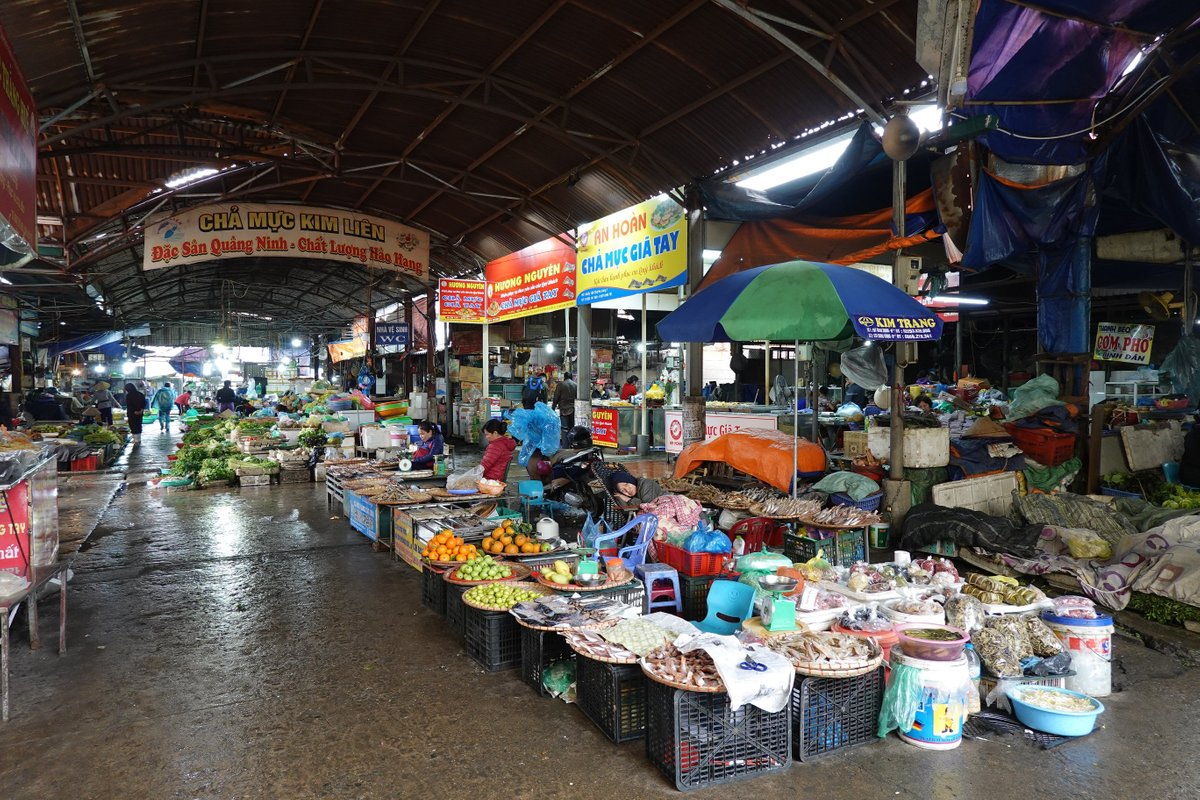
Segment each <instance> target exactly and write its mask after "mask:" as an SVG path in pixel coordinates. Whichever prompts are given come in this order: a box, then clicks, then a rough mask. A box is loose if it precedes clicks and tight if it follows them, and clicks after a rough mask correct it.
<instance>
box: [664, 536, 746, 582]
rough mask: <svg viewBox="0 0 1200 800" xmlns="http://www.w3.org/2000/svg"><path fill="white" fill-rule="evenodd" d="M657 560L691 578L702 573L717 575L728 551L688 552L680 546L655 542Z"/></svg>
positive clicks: (723, 565)
mask: <svg viewBox="0 0 1200 800" xmlns="http://www.w3.org/2000/svg"><path fill="white" fill-rule="evenodd" d="M654 548H655V550H656V552H657V553H658V560H659V562H661V563H663V564H666V565H667V566H668V567H674V568H675V571H676V572H678V573H679V574H680V575H688V576H690V577H693V578H697V577H702V576H704V575H719V574H720V573H721V570H722V569H724V567H725V559H727V558H728V557H729V554H728V553H690V552H688V551H687V550H684V549H683V548H682V547H676V546H675V545H673V544H667V543H666V542H655V543H654Z"/></svg>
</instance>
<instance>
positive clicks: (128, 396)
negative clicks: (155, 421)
mask: <svg viewBox="0 0 1200 800" xmlns="http://www.w3.org/2000/svg"><path fill="white" fill-rule="evenodd" d="M145 413H146V395H144V394H142V393H141V392H139V391H138V388H137V387H136V386H134V385H133V384H132V383H127V384H125V419H126V421H128V422H129V432H130V433H131V434H133V443H134V444H141V443H142V415H143V414H145Z"/></svg>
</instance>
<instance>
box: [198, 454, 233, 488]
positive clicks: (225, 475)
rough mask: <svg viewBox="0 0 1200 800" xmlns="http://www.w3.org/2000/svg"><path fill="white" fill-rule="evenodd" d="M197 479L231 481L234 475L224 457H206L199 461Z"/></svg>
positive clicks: (205, 481)
mask: <svg viewBox="0 0 1200 800" xmlns="http://www.w3.org/2000/svg"><path fill="white" fill-rule="evenodd" d="M197 477H199V479H200V480H201V481H202V482H204V483H208V482H209V481H231V480H233V479H234V478H235V477H236V475H235V474H234V472H233V470H231V469H230V468H229V464H228V463H227V460H226V459H224V458H206V459H204V460H203V461H202V462H200V474H199V475H198V476H197Z"/></svg>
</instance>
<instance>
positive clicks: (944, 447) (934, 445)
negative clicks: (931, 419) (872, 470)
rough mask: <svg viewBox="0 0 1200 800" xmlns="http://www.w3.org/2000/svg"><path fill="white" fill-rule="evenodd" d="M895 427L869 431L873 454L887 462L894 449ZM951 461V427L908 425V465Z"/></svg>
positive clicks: (919, 466) (915, 466)
mask: <svg viewBox="0 0 1200 800" xmlns="http://www.w3.org/2000/svg"><path fill="white" fill-rule="evenodd" d="M891 437H892V431H891V429H890V428H886V427H876V428H871V429H870V430H869V431H867V447H868V448H870V450H871V455H873V456H875V457H876V458H878V459H879V460H880V461H884V462H886V461H887V460H888V456H889V455H891V452H892V438H891ZM949 463H950V429H949V428H908V429H906V430H905V431H904V466H906V467H912V468H913V469H927V468H929V467H944V466H946V465H947V464H949Z"/></svg>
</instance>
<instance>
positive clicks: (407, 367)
mask: <svg viewBox="0 0 1200 800" xmlns="http://www.w3.org/2000/svg"><path fill="white" fill-rule="evenodd" d="M404 321H405V322H407V323H408V344H406V345H405V346H404V361H402V362H401V363H402V364H403V365H404V369H403V372H404V396H405V397H411V396H412V390H413V375H412V373H413V363H412V351H413V345H414V344H415V342H416V338H417V337H416V336H415V335H414V331H413V299H412V295H411V294H409V295H408V297H406V298H405V300H404Z"/></svg>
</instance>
